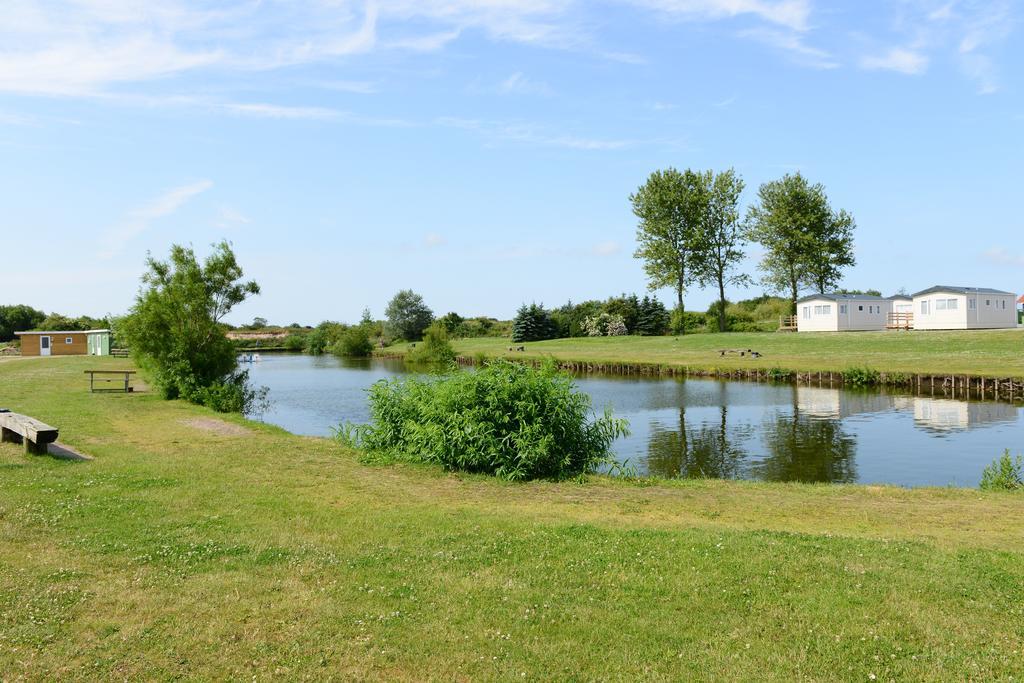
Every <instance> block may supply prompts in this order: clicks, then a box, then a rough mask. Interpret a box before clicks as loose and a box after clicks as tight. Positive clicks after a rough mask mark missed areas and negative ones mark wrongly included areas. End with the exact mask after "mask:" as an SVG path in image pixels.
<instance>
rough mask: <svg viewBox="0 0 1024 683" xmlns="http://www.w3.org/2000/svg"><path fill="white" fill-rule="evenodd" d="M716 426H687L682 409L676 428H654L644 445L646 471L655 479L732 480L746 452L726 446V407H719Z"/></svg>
mask: <svg viewBox="0 0 1024 683" xmlns="http://www.w3.org/2000/svg"><path fill="white" fill-rule="evenodd" d="M719 414H720V418H719V423H718V424H702V425H700V426H699V427H689V426H688V425H687V424H686V408H685V407H681V408H680V409H679V428H678V429H675V430H672V429H664V428H661V429H656V430H655V431H654V432H653V433H652V434H651V438H650V440H649V441H648V444H647V469H648V471H649V472H650V474H652V475H655V476H659V477H684V478H695V477H714V478H718V479H734V478H736V477H738V476H739V475H740V472H741V471H742V466H743V461H744V460H745V459H746V453H744V452H743V450H742V449H741V448H739V447H738V446H736V445H734V444H733V443H730V439H729V429H728V425H727V418H728V414H729V408H728V406H727V405H726V404H725V403H724V402H723V403H722V404H721V405H719Z"/></svg>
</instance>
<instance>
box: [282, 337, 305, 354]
mask: <svg viewBox="0 0 1024 683" xmlns="http://www.w3.org/2000/svg"><path fill="white" fill-rule="evenodd" d="M281 346H283V347H284V348H286V349H288V350H289V351H301V350H302V349H304V348H305V347H306V340H305V339H303V337H302V335H301V334H289V335H288V336H287V337H285V338H284V341H282V342H281Z"/></svg>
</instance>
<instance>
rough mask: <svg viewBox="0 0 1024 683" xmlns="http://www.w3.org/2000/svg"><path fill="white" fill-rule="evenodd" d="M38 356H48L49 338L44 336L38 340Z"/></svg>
mask: <svg viewBox="0 0 1024 683" xmlns="http://www.w3.org/2000/svg"><path fill="white" fill-rule="evenodd" d="M39 355H40V356H49V355H50V338H49V337H47V336H45V335H44V336H42V337H40V338H39Z"/></svg>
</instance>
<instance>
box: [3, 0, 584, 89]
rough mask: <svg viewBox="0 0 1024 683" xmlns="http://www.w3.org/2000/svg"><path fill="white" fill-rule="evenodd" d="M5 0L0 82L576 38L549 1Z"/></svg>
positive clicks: (85, 80)
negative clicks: (470, 34)
mask: <svg viewBox="0 0 1024 683" xmlns="http://www.w3.org/2000/svg"><path fill="white" fill-rule="evenodd" d="M208 7H209V5H206V4H194V3H190V2H187V1H186V0H161V1H160V2H114V1H112V0H52V1H50V2H46V3H39V2H36V1H35V0H6V1H5V3H4V8H3V21H2V22H0V92H16V93H23V94H36V95H38V94H45V95H65V96H82V95H95V94H97V93H101V92H105V91H109V90H110V89H111V88H112V87H115V86H118V85H124V84H131V83H143V82H148V81H153V80H157V79H164V78H169V77H174V76H177V75H180V74H183V73H185V72H188V71H194V70H198V69H207V70H209V69H214V68H215V69H218V70H221V71H252V70H267V69H275V68H280V67H284V66H292V65H298V64H309V63H322V62H331V61H333V60H335V59H336V58H338V57H344V56H349V55H357V54H361V53H366V52H369V51H371V50H375V49H407V50H420V51H423V50H437V49H440V48H442V47H444V46H445V45H447V44H448V43H450V42H451V41H453V40H455V39H457V38H458V37H459V36H460V35H461V34H462V33H463V32H465V31H470V30H477V31H481V32H483V33H484V34H485V35H487V36H488V37H489V38H491V39H493V40H504V41H514V42H524V43H532V44H539V45H546V46H552V47H568V46H571V45H574V44H578V43H580V42H581V41H582V38H581V36H580V35H579V34H577V33H576V32H575V31H574V30H573V29H572V28H571V27H569V26H566V25H563V22H562V21H561V18H562V16H563V14H564V12H565V10H566V9H567V4H566V3H565V2H560V1H557V0H483V1H478V0H387V1H386V2H376V1H374V0H368V1H367V2H363V3H360V2H338V1H336V0H308V1H306V2H297V3H282V2H251V1H250V0H231V1H230V2H225V3H221V4H220V5H218V6H217V8H216V9H208Z"/></svg>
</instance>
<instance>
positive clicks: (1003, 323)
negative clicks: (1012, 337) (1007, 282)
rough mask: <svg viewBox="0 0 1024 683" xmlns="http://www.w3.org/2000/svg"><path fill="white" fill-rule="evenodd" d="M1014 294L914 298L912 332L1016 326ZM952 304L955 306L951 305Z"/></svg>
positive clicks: (933, 295)
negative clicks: (913, 330) (915, 330)
mask: <svg viewBox="0 0 1024 683" xmlns="http://www.w3.org/2000/svg"><path fill="white" fill-rule="evenodd" d="M1016 298H1017V297H1016V295H1014V294H956V293H953V292H932V293H931V294H926V295H924V296H915V297H914V329H917V330H972V329H986V328H988V329H992V328H1004V327H1016V326H1017V310H1016V306H1015V301H1016ZM953 302H955V303H953Z"/></svg>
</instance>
